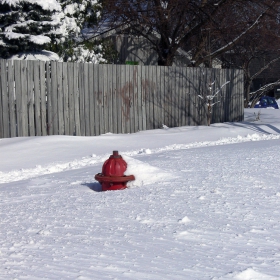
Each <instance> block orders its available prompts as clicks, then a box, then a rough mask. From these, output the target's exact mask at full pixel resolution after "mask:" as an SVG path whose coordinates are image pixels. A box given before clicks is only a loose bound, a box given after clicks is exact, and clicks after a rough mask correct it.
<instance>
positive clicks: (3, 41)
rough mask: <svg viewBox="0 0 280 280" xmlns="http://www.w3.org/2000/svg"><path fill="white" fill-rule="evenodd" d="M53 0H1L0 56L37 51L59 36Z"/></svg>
mask: <svg viewBox="0 0 280 280" xmlns="http://www.w3.org/2000/svg"><path fill="white" fill-rule="evenodd" d="M59 10H61V6H60V4H59V3H58V2H57V1H56V0H37V1H34V0H0V57H1V58H10V57H12V56H13V55H14V54H21V53H23V54H28V53H34V52H40V51H42V50H44V49H46V47H47V46H48V45H49V44H51V43H52V42H54V41H55V40H57V39H59V38H60V37H61V34H59V32H57V28H58V27H59V26H60V22H59V21H58V20H57V18H55V17H54V16H53V15H54V14H55V13H56V12H57V11H59Z"/></svg>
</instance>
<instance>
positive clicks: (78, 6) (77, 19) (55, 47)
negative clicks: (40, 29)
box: [50, 0, 108, 63]
mask: <svg viewBox="0 0 280 280" xmlns="http://www.w3.org/2000/svg"><path fill="white" fill-rule="evenodd" d="M59 1H60V3H61V7H62V9H61V13H60V14H59V15H58V17H59V20H60V22H61V23H62V24H61V26H60V32H61V34H62V37H61V39H60V40H57V41H56V42H54V43H53V44H52V45H51V47H50V49H51V50H52V51H54V52H56V53H58V55H59V56H60V57H61V58H62V59H63V61H78V62H93V63H100V62H101V63H102V62H106V59H105V58H104V55H105V54H106V53H107V52H108V48H107V45H104V44H103V43H102V42H101V41H90V40H87V38H86V36H85V35H84V34H83V32H82V31H83V30H84V29H87V28H89V27H90V28H92V27H94V26H96V25H97V24H98V22H99V20H100V14H101V10H102V6H101V4H100V2H99V1H98V0H59Z"/></svg>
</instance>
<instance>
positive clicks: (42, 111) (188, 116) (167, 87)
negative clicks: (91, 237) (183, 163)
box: [0, 60, 244, 138]
mask: <svg viewBox="0 0 280 280" xmlns="http://www.w3.org/2000/svg"><path fill="white" fill-rule="evenodd" d="M0 75H1V76H0V110H1V112H0V137H1V138H7V137H16V136H33V135H36V136H44V135H57V134H59V135H81V136H91V135H100V134H103V133H108V132H113V133H133V132H137V131H140V130H146V129H155V128H161V127H162V125H163V124H165V125H167V126H168V127H175V126H184V125H206V124H207V117H206V113H207V107H206V105H205V104H204V103H203V102H202V100H201V99H200V98H199V97H198V95H199V94H202V93H205V92H206V91H207V90H208V84H209V82H213V81H215V87H216V89H218V88H220V87H221V86H222V85H223V84H224V83H225V82H226V81H230V83H229V84H227V85H226V86H225V87H224V88H223V89H222V97H220V98H219V100H216V101H219V103H217V104H216V105H215V106H214V107H213V115H212V122H225V121H241V120H243V109H244V108H243V72H242V71H241V70H232V69H230V70H229V69H205V68H203V69H202V68H186V67H158V66H134V65H93V64H81V63H78V64H77V63H61V62H42V61H16V60H15V61H12V60H0ZM214 102H215V100H214Z"/></svg>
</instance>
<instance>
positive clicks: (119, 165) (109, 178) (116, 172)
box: [95, 151, 135, 191]
mask: <svg viewBox="0 0 280 280" xmlns="http://www.w3.org/2000/svg"><path fill="white" fill-rule="evenodd" d="M126 168H127V163H126V162H125V161H124V160H123V158H122V156H121V155H119V152H118V151H113V154H112V155H111V156H110V157H109V159H107V160H106V161H105V162H104V164H103V167H102V173H98V174H96V175H95V179H96V180H97V181H98V182H99V183H100V184H101V185H102V191H108V190H122V189H125V188H126V184H127V182H128V181H133V180H135V177H134V176H133V175H124V172H125V171H126Z"/></svg>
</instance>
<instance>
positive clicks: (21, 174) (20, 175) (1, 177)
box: [0, 133, 280, 184]
mask: <svg viewBox="0 0 280 280" xmlns="http://www.w3.org/2000/svg"><path fill="white" fill-rule="evenodd" d="M277 139H280V135H275V134H269V135H266V134H263V135H262V134H256V133H255V134H252V135H247V136H245V137H242V136H237V137H235V138H231V137H228V138H222V139H220V140H217V141H203V142H194V143H188V144H172V145H168V146H165V147H161V148H156V149H148V148H145V149H140V150H139V149H137V150H133V151H127V152H121V154H122V155H124V156H128V157H129V156H141V155H144V154H154V153H160V152H163V151H175V150H183V149H193V148H201V147H210V146H218V145H229V144H237V143H244V142H250V141H265V140H277ZM108 157H109V154H106V155H101V156H88V157H84V158H82V159H79V160H78V159H77V160H73V161H71V162H65V163H52V164H49V165H46V166H41V165H37V166H36V167H34V168H28V169H19V170H13V171H10V172H0V184H1V183H2V184H3V183H10V182H15V181H21V180H26V179H30V178H34V177H38V176H42V175H47V174H53V173H59V172H63V171H68V170H75V169H80V168H83V167H88V166H94V165H98V164H100V165H101V164H103V162H104V161H105V160H106V159H108Z"/></svg>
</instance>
